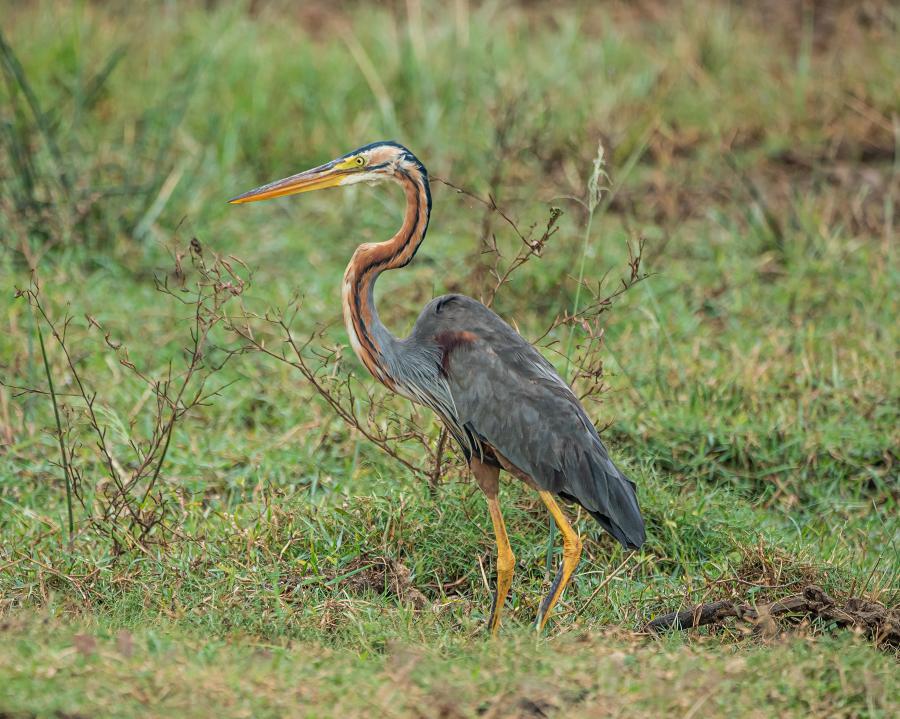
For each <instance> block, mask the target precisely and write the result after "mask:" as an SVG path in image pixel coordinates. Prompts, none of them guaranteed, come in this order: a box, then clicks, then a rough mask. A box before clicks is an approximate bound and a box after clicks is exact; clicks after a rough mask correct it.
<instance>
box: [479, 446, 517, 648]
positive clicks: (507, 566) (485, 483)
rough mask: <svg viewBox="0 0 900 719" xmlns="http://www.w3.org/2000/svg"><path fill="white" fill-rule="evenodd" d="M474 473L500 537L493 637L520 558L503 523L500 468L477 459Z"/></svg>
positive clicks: (492, 613)
mask: <svg viewBox="0 0 900 719" xmlns="http://www.w3.org/2000/svg"><path fill="white" fill-rule="evenodd" d="M470 466H471V468H472V474H474V475H475V479H476V480H477V482H478V486H479V487H481V491H482V492H484V494H485V496H486V497H487V503H488V511H489V512H490V513H491V521H492V522H493V523H494V537H495V538H496V540H497V588H496V590H495V591H494V601H493V603H492V605H491V616H490V619H489V620H488V629H489V630H490V632H491V635H492V636H496V634H497V630H498V629H500V615H501V614H502V613H503V603H504V602H505V601H506V595H507V594H508V593H509V587H510V585H511V584H512V578H513V571H514V570H515V566H516V558H515V556H514V555H513V551H512V547H510V546H509V537H507V536H506V525H505V524H504V523H503V514H501V512H500V500H499V499H498V495H499V493H500V470H499V469H497V468H496V467H493V466H491V465H489V464H484V463H483V462H479V461H478V460H477V459H473V460H472V462H471V465H470Z"/></svg>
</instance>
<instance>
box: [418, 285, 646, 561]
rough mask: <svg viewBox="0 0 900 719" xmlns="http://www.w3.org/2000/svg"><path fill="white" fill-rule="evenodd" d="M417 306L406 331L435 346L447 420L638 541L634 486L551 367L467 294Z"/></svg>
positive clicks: (628, 540) (629, 542) (633, 543)
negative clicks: (450, 406)
mask: <svg viewBox="0 0 900 719" xmlns="http://www.w3.org/2000/svg"><path fill="white" fill-rule="evenodd" d="M441 302H443V304H439V303H441ZM429 309H431V316H430V317H427V318H426V316H425V315H426V312H427V311H428V310H429ZM426 312H423V317H421V318H420V323H417V328H416V332H417V333H418V331H419V330H420V329H421V330H425V331H426V332H431V333H432V336H433V337H434V338H435V341H436V342H437V344H438V345H439V346H440V348H441V350H442V372H443V375H444V377H445V378H446V381H447V384H448V386H449V390H450V394H451V396H452V398H453V403H454V405H455V412H456V418H457V421H458V422H459V423H460V424H461V425H462V426H464V427H465V428H466V429H467V430H469V431H471V432H472V433H473V434H475V435H476V436H477V437H479V438H480V439H482V440H483V441H484V442H486V443H487V444H489V445H490V446H492V447H494V448H495V449H496V450H497V451H498V452H499V453H500V454H502V455H503V456H504V457H505V458H506V459H507V460H508V461H509V462H511V463H512V464H513V465H515V467H517V468H518V469H520V470H521V471H522V472H524V473H525V474H527V475H528V476H529V477H531V478H532V479H533V480H534V482H535V483H536V484H537V485H538V486H540V487H541V488H542V489H546V490H548V491H551V492H553V493H555V494H558V495H560V496H562V497H564V498H566V499H570V500H574V501H577V502H578V503H579V504H581V505H582V506H583V507H584V508H585V509H587V510H588V511H589V512H590V513H591V514H592V515H593V516H594V517H595V518H596V519H597V520H598V521H599V522H600V523H601V525H603V527H604V528H605V529H606V530H607V531H609V532H610V534H612V535H613V536H614V537H615V538H616V539H618V540H619V541H620V542H621V543H622V544H623V545H625V546H627V547H638V546H640V545H641V544H642V543H643V541H644V523H643V520H642V519H641V515H640V509H639V508H638V503H637V498H636V493H635V486H634V484H633V483H632V482H631V481H630V480H628V478H627V477H625V475H624V474H623V473H622V472H621V471H620V470H619V469H618V467H616V466H615V464H613V462H612V460H611V459H610V458H609V454H608V453H607V451H606V448H605V447H604V446H603V443H602V442H601V441H600V437H599V436H598V434H597V431H596V429H595V428H594V426H593V424H591V421H590V419H589V418H588V416H587V414H586V413H585V411H584V409H583V408H582V407H581V404H580V403H579V402H578V399H577V398H576V397H575V395H574V394H573V393H572V391H571V390H570V389H569V387H568V385H566V383H565V382H564V381H563V380H562V378H560V377H559V375H558V374H557V373H556V371H555V369H554V368H553V366H552V365H551V364H550V363H549V362H548V361H547V360H546V359H545V358H544V357H543V356H542V355H541V354H540V353H539V352H538V351H537V350H536V349H535V348H534V347H532V345H531V344H529V343H528V342H527V341H526V340H525V339H523V338H522V337H521V335H519V334H518V333H517V332H516V331H515V330H513V328H512V327H510V326H509V325H508V324H507V323H506V322H504V321H503V320H502V319H500V317H498V316H497V315H496V314H494V313H493V312H492V311H491V310H489V309H488V308H487V307H485V306H484V305H482V304H481V303H479V302H476V301H475V300H473V299H471V298H468V297H463V296H459V295H451V296H448V297H444V298H438V300H436V301H434V302H432V303H431V305H429V307H428V308H426ZM419 324H421V325H422V327H421V328H420V327H419Z"/></svg>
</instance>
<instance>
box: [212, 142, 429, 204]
mask: <svg viewBox="0 0 900 719" xmlns="http://www.w3.org/2000/svg"><path fill="white" fill-rule="evenodd" d="M401 172H402V173H406V174H407V175H420V176H421V178H422V180H423V181H425V183H426V185H427V177H428V175H427V173H426V171H425V167H424V166H423V165H422V163H421V162H419V160H418V159H417V158H416V156H415V155H413V154H412V153H411V152H410V151H409V150H407V149H406V148H405V147H403V145H399V144H397V143H396V142H374V143H372V144H371V145H366V146H364V147H360V148H359V149H357V150H354V151H353V152H348V153H347V154H346V155H342V156H341V157H339V158H337V159H336V160H332V161H331V162H326V163H325V164H324V165H319V167H314V168H313V169H311V170H306V171H305V172H301V173H299V174H297V175H291V176H290V177H285V178H284V179H283V180H276V181H275V182H270V183H269V184H268V185H263V186H262V187H257V188H256V189H255V190H250V191H249V192H245V193H244V194H243V195H238V196H237V197H234V198H232V199H230V200H229V202H230V203H231V204H233V205H240V204H243V203H245V202H257V201H258V200H268V199H271V198H273V197H285V196H287V195H296V194H297V193H300V192H309V191H311V190H321V189H324V188H326V187H343V186H344V185H355V184H356V183H358V182H368V183H376V182H382V181H383V180H388V179H391V178H393V177H394V176H395V175H396V174H397V173H401Z"/></svg>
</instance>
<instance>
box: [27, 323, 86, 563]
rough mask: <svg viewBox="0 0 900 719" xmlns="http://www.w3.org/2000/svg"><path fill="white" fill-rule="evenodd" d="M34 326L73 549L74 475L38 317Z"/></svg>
mask: <svg viewBox="0 0 900 719" xmlns="http://www.w3.org/2000/svg"><path fill="white" fill-rule="evenodd" d="M32 317H33V315H32ZM34 326H35V327H36V328H37V333H38V340H39V341H40V343H41V357H42V358H43V360H44V370H45V371H46V373H47V384H48V385H49V386H50V399H51V401H52V402H53V415H54V417H56V439H57V440H58V441H59V456H60V459H61V460H62V468H63V475H64V476H65V479H66V511H67V512H68V515H69V548H70V549H71V547H72V542H73V538H74V534H75V518H74V515H73V513H72V475H71V473H70V472H69V461H68V459H67V458H66V445H65V442H64V440H63V430H62V422H61V421H60V419H59V407H58V406H57V404H56V391H55V390H54V389H53V376H52V375H51V374H50V362H49V361H48V360H47V349H46V348H45V347H44V333H43V332H41V325H40V324H39V323H38V321H37V319H36V318H34Z"/></svg>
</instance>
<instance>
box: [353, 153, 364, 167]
mask: <svg viewBox="0 0 900 719" xmlns="http://www.w3.org/2000/svg"><path fill="white" fill-rule="evenodd" d="M353 162H354V163H356V165H357V167H362V166H363V165H365V164H366V160H365V158H364V157H362V156H358V157H355V158H354V159H353Z"/></svg>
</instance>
